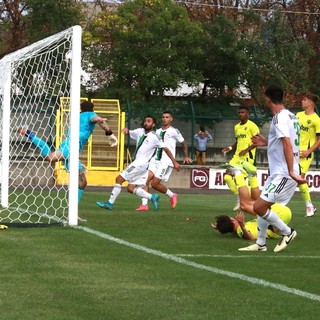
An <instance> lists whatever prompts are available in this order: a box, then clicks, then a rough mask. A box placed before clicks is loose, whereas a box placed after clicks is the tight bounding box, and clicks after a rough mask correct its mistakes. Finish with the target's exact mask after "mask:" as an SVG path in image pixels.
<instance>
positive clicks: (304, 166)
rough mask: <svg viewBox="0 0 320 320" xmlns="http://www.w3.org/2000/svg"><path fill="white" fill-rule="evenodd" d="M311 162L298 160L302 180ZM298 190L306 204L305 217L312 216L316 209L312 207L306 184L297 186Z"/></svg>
mask: <svg viewBox="0 0 320 320" xmlns="http://www.w3.org/2000/svg"><path fill="white" fill-rule="evenodd" d="M311 162H312V158H301V159H300V167H301V177H302V178H304V177H305V175H306V173H307V172H308V170H309V167H310V164H311ZM299 190H300V193H301V196H302V199H303V200H304V202H305V204H306V217H312V216H314V214H315V212H316V211H317V209H316V208H315V207H314V206H313V204H312V201H311V196H310V190H309V186H308V184H307V183H303V184H300V185H299Z"/></svg>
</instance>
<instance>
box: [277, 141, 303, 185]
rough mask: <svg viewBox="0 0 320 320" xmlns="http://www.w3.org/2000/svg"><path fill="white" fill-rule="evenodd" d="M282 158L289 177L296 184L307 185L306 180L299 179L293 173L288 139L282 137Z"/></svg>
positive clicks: (291, 153) (290, 147)
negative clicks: (285, 163)
mask: <svg viewBox="0 0 320 320" xmlns="http://www.w3.org/2000/svg"><path fill="white" fill-rule="evenodd" d="M281 142H282V147H283V152H284V157H285V159H286V162H287V167H288V172H289V175H290V177H291V178H292V179H293V180H295V181H296V182H297V183H298V184H303V183H307V180H305V179H303V178H301V177H300V176H299V175H297V174H296V173H295V171H294V156H293V149H292V145H291V141H290V138H289V137H283V138H281Z"/></svg>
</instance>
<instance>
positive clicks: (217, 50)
mask: <svg viewBox="0 0 320 320" xmlns="http://www.w3.org/2000/svg"><path fill="white" fill-rule="evenodd" d="M202 26H203V30H204V34H205V40H204V41H203V55H202V57H201V59H200V60H199V63H198V67H199V70H201V72H202V75H203V79H204V84H205V88H204V90H203V95H204V96H206V95H209V96H210V95H212V96H213V97H218V98H219V99H221V97H222V95H223V94H225V89H226V88H234V87H237V86H238V85H239V77H240V71H241V68H242V65H243V60H244V59H245V54H244V50H243V47H242V43H241V41H239V40H240V38H239V34H238V32H237V22H236V21H233V20H230V19H229V18H227V17H226V16H225V15H223V14H221V15H216V16H214V18H213V19H212V20H211V21H206V22H204V23H203V25H202Z"/></svg>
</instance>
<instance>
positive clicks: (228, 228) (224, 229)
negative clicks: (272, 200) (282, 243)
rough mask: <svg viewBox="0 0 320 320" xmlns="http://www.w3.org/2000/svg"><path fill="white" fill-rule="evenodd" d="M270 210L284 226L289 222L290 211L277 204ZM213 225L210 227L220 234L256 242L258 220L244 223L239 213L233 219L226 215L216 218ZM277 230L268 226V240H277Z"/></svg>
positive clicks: (242, 214)
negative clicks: (228, 234)
mask: <svg viewBox="0 0 320 320" xmlns="http://www.w3.org/2000/svg"><path fill="white" fill-rule="evenodd" d="M272 209H273V210H274V211H275V212H277V214H278V215H279V217H280V218H281V220H282V221H283V222H285V223H286V224H288V223H290V221H291V216H292V214H291V210H290V209H289V208H288V207H285V206H282V205H280V204H278V203H276V204H274V205H273V206H272ZM215 219H216V222H215V223H211V227H212V228H213V229H215V230H218V231H219V232H220V233H221V234H226V233H233V234H236V235H237V236H238V237H239V238H241V239H245V240H257V238H258V220H257V218H255V219H252V220H250V221H247V222H246V221H245V214H244V213H242V212H240V213H238V214H237V215H236V216H235V217H234V218H233V217H230V216H228V215H221V216H217V217H216V218H215ZM278 231H279V230H277V229H275V228H273V227H272V226H271V225H269V227H268V230H267V238H268V239H278V238H280V235H279V234H278Z"/></svg>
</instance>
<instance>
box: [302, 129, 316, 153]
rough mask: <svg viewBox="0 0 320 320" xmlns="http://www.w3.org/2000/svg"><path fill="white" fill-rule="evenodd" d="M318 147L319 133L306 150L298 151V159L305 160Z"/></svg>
mask: <svg viewBox="0 0 320 320" xmlns="http://www.w3.org/2000/svg"><path fill="white" fill-rule="evenodd" d="M319 147H320V133H319V134H317V140H316V142H315V143H314V144H313V145H312V146H311V147H310V148H309V149H308V150H300V158H307V157H308V156H309V155H310V154H312V152H314V151H315V150H317V149H318V148H319Z"/></svg>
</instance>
